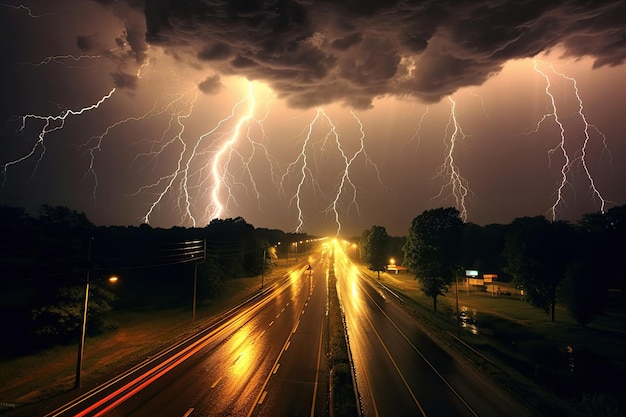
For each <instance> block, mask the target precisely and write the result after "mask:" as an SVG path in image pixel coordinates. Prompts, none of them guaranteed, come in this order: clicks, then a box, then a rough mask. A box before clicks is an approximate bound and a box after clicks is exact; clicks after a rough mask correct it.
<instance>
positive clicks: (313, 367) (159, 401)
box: [47, 244, 528, 417]
mask: <svg viewBox="0 0 626 417" xmlns="http://www.w3.org/2000/svg"><path fill="white" fill-rule="evenodd" d="M331 260H333V262H331ZM307 264H310V265H312V267H313V269H312V271H307V269H306V266H307ZM331 265H334V274H335V276H336V279H337V291H338V294H339V298H340V301H341V303H342V307H343V311H344V314H345V321H346V326H347V335H348V339H349V344H350V349H351V356H352V358H353V366H354V368H353V369H354V375H355V380H356V383H357V391H358V393H359V401H360V404H361V406H360V409H361V411H362V414H363V415H364V416H366V417H369V416H372V417H379V416H393V417H401V416H424V417H425V416H428V417H436V416H468V417H470V416H474V417H477V416H503V415H506V416H526V415H528V414H527V413H526V412H525V411H524V410H522V407H521V406H520V405H519V404H517V403H516V402H515V401H513V400H512V399H511V398H509V397H508V396H505V395H502V394H501V393H500V392H499V390H497V389H494V388H493V386H490V385H489V384H487V383H486V382H485V381H483V379H482V378H480V377H479V376H478V375H477V374H476V373H475V372H474V371H473V370H472V369H470V368H468V367H464V366H463V365H462V364H461V362H459V361H458V360H456V359H455V358H454V357H453V356H452V355H450V354H449V353H448V351H446V350H445V349H443V348H442V347H441V346H440V345H438V344H437V343H435V342H434V341H433V340H432V339H431V338H430V337H429V336H427V335H426V334H425V333H424V332H423V331H422V329H421V328H420V327H419V326H418V325H417V323H416V321H415V320H414V319H413V318H412V317H411V316H410V315H409V314H408V313H407V312H406V311H405V310H404V309H403V308H402V307H401V306H400V304H399V303H397V302H396V301H395V300H393V299H392V298H391V297H393V296H392V295H390V293H388V292H387V291H385V290H384V289H383V288H381V287H379V286H378V285H376V283H375V282H372V281H371V279H370V278H367V277H365V276H363V275H362V274H361V273H360V271H359V268H358V267H357V266H356V265H354V264H353V263H352V262H351V261H350V260H349V259H348V257H347V256H346V255H345V253H344V252H343V250H342V248H341V246H340V245H339V244H335V245H334V254H331V250H330V249H327V250H324V249H322V248H320V249H319V250H316V251H313V252H311V254H309V255H308V256H307V258H306V259H302V258H301V259H300V263H299V264H298V265H297V266H294V267H292V268H291V269H290V271H289V273H288V274H287V275H285V276H284V277H283V278H281V279H279V280H277V281H275V282H274V283H272V284H271V285H270V286H268V287H267V288H265V289H264V290H263V291H261V292H259V293H258V294H257V295H255V296H254V297H252V298H251V299H249V300H248V301H247V302H245V303H243V304H242V305H240V306H238V307H237V308H234V309H232V310H229V311H227V312H225V313H224V314H223V315H222V316H220V317H218V318H216V319H215V320H214V321H213V322H212V324H211V325H210V326H208V327H207V328H206V329H204V330H202V331H199V332H198V333H197V334H196V335H195V336H194V337H191V338H189V339H187V340H185V341H183V342H181V343H179V344H177V345H176V346H173V347H172V348H170V349H168V350H166V351H164V352H162V353H161V354H159V355H156V356H155V357H153V358H149V359H148V360H146V361H145V362H143V363H142V364H140V365H138V366H137V367H135V368H133V369H131V370H129V371H128V372H126V373H125V374H123V375H120V376H119V377H118V378H116V379H114V380H111V381H109V382H107V383H105V384H103V385H102V386H100V387H99V388H98V389H96V390H94V391H92V392H89V393H87V394H85V395H83V396H81V397H79V398H78V399H76V400H75V401H72V402H70V403H68V404H66V405H65V406H63V407H61V408H59V409H57V410H55V411H53V412H51V413H49V414H47V417H52V416H55V417H56V416H80V417H82V416H90V417H91V416H105V415H106V416H152V415H162V416H181V417H183V416H184V417H194V416H241V417H252V416H310V417H314V416H327V415H328V392H329V387H328V364H327V361H326V345H325V341H327V338H326V330H327V325H328V305H329V303H328V297H329V291H328V283H329V267H330V266H331Z"/></svg>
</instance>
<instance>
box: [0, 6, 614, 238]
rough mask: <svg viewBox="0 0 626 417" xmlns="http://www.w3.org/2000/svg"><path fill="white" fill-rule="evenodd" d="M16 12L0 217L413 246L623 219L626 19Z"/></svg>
mask: <svg viewBox="0 0 626 417" xmlns="http://www.w3.org/2000/svg"><path fill="white" fill-rule="evenodd" d="M450 3H451V4H450V5H447V3H446V2H441V1H435V0H432V1H382V0H380V1H358V2H356V1H351V0H350V1H348V0H342V1H322V2H316V1H310V0H309V1H304V0H303V1H289V0H284V1H282V0H281V1H278V2H255V1H246V0H232V1H230V2H223V1H217V0H215V1H204V0H198V1H194V2H182V1H181V2H178V1H167V0H149V1H146V2H142V1H138V0H125V1H123V0H117V1H116V0H101V1H91V0H67V1H63V2H50V1H43V0H39V1H35V0H32V1H25V2H23V3H18V2H14V1H8V2H4V3H2V4H0V25H2V27H3V28H4V33H5V36H4V37H3V38H2V40H1V41H0V42H1V45H2V46H1V49H0V51H1V52H2V55H3V60H2V64H1V65H2V72H1V73H2V81H1V82H2V85H1V91H2V95H1V96H2V101H1V104H0V118H1V122H2V123H1V127H0V129H1V130H0V134H1V136H0V168H1V172H0V203H2V204H8V205H14V206H21V207H26V208H27V209H29V210H34V209H36V208H37V207H38V206H39V205H40V204H43V203H46V204H52V205H65V206H68V207H70V208H72V209H75V210H78V211H83V212H85V213H86V214H87V216H88V217H89V219H90V220H92V221H93V222H94V223H96V224H98V225H138V224H140V223H142V222H148V223H149V224H151V225H152V226H154V227H171V226H176V225H180V226H198V227H202V226H204V225H206V224H207V223H208V222H209V221H210V220H211V219H212V218H214V217H221V218H226V217H237V216H241V217H243V218H244V219H245V220H246V221H248V222H249V223H251V224H253V225H254V226H256V227H269V228H278V229H282V230H285V231H305V232H308V233H311V234H317V235H325V234H331V235H333V234H336V233H340V234H342V235H347V236H353V235H357V234H360V233H361V231H362V230H364V229H369V228H371V226H373V225H381V226H385V227H386V228H387V231H388V232H389V233H390V234H392V235H404V234H406V231H407V230H408V228H409V226H410V223H411V220H412V219H413V218H414V217H415V216H417V215H419V214H420V213H421V212H422V211H424V210H425V209H429V208H435V207H440V206H455V207H457V208H458V209H459V211H461V213H462V214H463V216H464V218H466V220H467V221H471V222H475V223H478V224H489V223H508V222H510V221H511V220H513V219H514V218H516V217H521V216H534V215H541V214H544V215H546V216H547V217H549V218H554V219H565V220H577V219H578V218H579V217H580V215H581V214H583V213H587V212H595V211H601V210H604V209H608V208H610V207H613V206H615V205H622V204H626V187H625V186H624V180H625V179H626V164H625V162H626V138H625V137H624V135H625V133H626V117H625V115H624V109H625V108H626V70H625V69H626V68H625V66H624V63H623V61H624V58H625V57H626V27H624V26H625V25H624V23H623V16H624V15H626V3H625V2H624V1H605V2H594V3H593V4H592V5H590V4H588V2H576V1H560V2H558V1H552V2H546V1H543V0H541V1H539V0H537V1H515V2H514V1H502V0H498V1H496V0H493V1H483V2H473V1H461V2H450Z"/></svg>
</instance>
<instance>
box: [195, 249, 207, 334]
mask: <svg viewBox="0 0 626 417" xmlns="http://www.w3.org/2000/svg"><path fill="white" fill-rule="evenodd" d="M205 259H206V238H205V239H203V240H202V260H201V261H200V262H199V261H196V262H195V263H194V267H193V308H192V310H193V313H192V318H191V322H192V323H195V322H196V300H197V296H198V265H199V264H201V263H203V262H204V261H205Z"/></svg>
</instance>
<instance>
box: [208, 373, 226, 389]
mask: <svg viewBox="0 0 626 417" xmlns="http://www.w3.org/2000/svg"><path fill="white" fill-rule="evenodd" d="M222 378H224V376H223V375H222V376H220V377H219V378H217V379H216V380H215V382H214V383H212V384H211V388H215V387H216V386H217V384H219V383H220V381H221V380H222Z"/></svg>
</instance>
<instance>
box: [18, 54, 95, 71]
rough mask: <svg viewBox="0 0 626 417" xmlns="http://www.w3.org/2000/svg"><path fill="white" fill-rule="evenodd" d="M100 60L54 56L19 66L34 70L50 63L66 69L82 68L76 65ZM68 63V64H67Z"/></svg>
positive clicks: (70, 55) (74, 56) (93, 57)
mask: <svg viewBox="0 0 626 417" xmlns="http://www.w3.org/2000/svg"><path fill="white" fill-rule="evenodd" d="M100 58H102V55H78V56H76V55H72V54H68V55H56V56H48V57H45V58H44V59H42V60H41V61H39V62H36V63H34V62H23V63H20V65H32V66H33V67H35V68H38V67H41V66H43V65H47V64H50V63H56V64H61V65H63V66H65V67H67V68H84V66H81V65H78V64H79V63H80V62H81V61H85V60H96V59H100ZM68 62H69V63H68Z"/></svg>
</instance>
